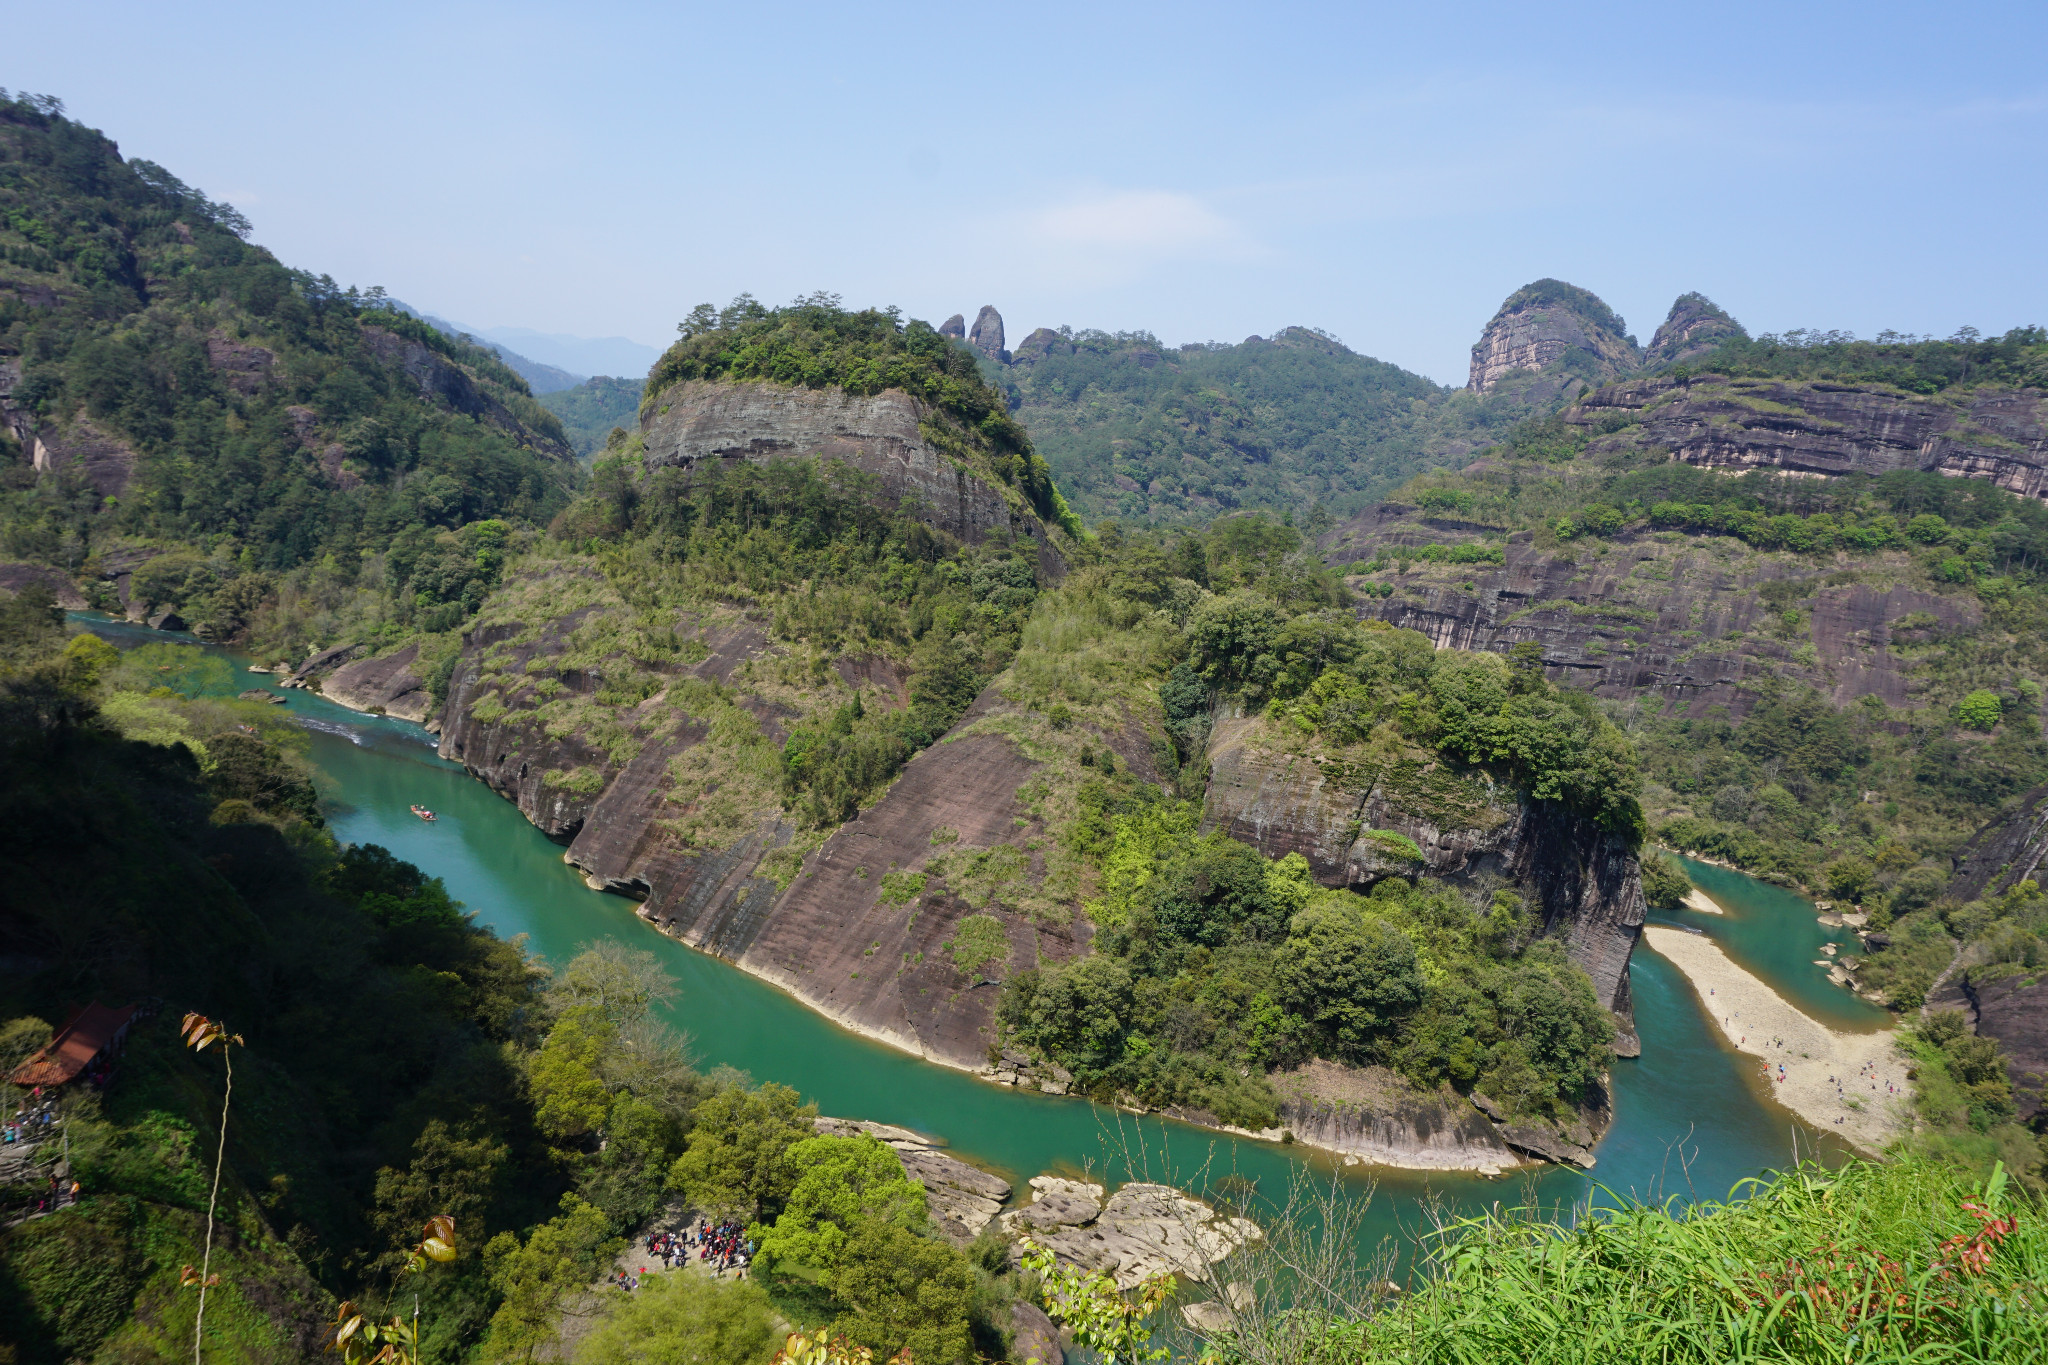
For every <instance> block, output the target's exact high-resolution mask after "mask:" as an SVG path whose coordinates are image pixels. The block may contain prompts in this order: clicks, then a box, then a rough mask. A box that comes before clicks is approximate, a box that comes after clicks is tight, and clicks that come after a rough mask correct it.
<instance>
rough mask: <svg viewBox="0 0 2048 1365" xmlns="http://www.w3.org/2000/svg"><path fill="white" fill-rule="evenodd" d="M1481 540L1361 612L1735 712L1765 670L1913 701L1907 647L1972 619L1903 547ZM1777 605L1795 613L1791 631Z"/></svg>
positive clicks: (1624, 690) (1435, 528)
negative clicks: (1925, 580)
mask: <svg viewBox="0 0 2048 1365" xmlns="http://www.w3.org/2000/svg"><path fill="white" fill-rule="evenodd" d="M1487 530H1488V528H1485V527H1482V526H1479V525H1477V524H1474V523H1470V522H1463V521H1459V520H1457V519H1456V518H1454V517H1445V516H1437V515H1432V514H1430V513H1428V512H1426V511H1425V510H1424V509H1422V508H1420V507H1417V506H1415V505H1412V504H1408V503H1382V504H1380V505H1379V506H1377V507H1373V508H1369V509H1367V510H1366V511H1365V512H1363V513H1361V514H1360V515H1358V516H1356V517H1353V518H1352V519H1351V520H1349V521H1347V522H1344V523H1342V524H1340V525H1339V526H1337V527H1336V528H1335V529H1333V530H1332V531H1331V532H1330V533H1329V534H1328V535H1326V536H1325V537H1324V538H1323V540H1322V545H1323V548H1324V552H1325V555H1326V557H1327V558H1328V559H1329V560H1330V561H1331V562H1332V563H1339V564H1349V563H1356V562H1358V561H1361V560H1366V561H1369V560H1372V559H1373V558H1374V557H1375V556H1377V555H1380V554H1382V553H1392V552H1393V551H1396V550H1398V549H1401V548H1404V547H1409V548H1412V547H1419V546H1425V545H1433V544H1435V545H1461V544H1470V543H1479V542H1482V541H1486V536H1487ZM1488 543H1490V544H1493V545H1496V546H1497V547H1498V548H1499V549H1500V551H1501V553H1502V557H1503V559H1504V562H1503V563H1501V564H1498V565H1494V564H1483V563H1482V564H1454V563H1449V562H1440V563H1432V562H1429V561H1425V560H1412V561H1408V562H1406V563H1403V564H1401V565H1400V566H1399V568H1398V571H1397V572H1395V573H1393V574H1392V575H1391V577H1390V578H1388V577H1387V576H1385V575H1381V576H1380V577H1381V578H1382V581H1387V582H1388V585H1389V587H1390V588H1391V592H1390V593H1389V594H1388V595H1384V596H1382V595H1378V594H1370V595H1363V596H1361V598H1360V603H1361V605H1360V606H1359V608H1358V610H1359V611H1360V612H1361V613H1362V614H1364V615H1367V616H1373V617H1377V618H1379V619H1380V620H1383V621H1386V622H1389V623H1390V624H1392V625H1396V626H1400V627H1402V628H1404V629H1408V630H1417V631H1420V632H1422V633H1423V634H1424V635H1427V636H1429V638H1430V639H1431V640H1432V641H1433V642H1434V643H1435V644H1436V645H1437V646H1438V647H1439V648H1453V649H1481V650H1493V651H1496V652H1505V651H1506V650H1507V649H1509V648H1510V647H1511V646H1513V645H1515V644H1517V643H1519V642H1521V641H1524V640H1528V641H1534V642H1536V643H1537V644H1540V645H1541V646H1542V647H1543V661H1544V665H1545V668H1546V669H1547V671H1548V672H1549V675H1550V677H1551V679H1552V680H1553V681H1555V682H1559V683H1563V684H1566V685H1569V686H1572V687H1577V688H1581V689H1584V690H1587V691H1591V692H1592V693H1594V694H1595V695H1596V696H1601V697H1613V698H1626V697H1641V696H1645V695H1655V696H1656V697H1658V698H1660V699H1661V700H1662V702H1663V703H1664V705H1665V706H1666V707H1667V708H1669V709H1672V710H1675V711H1682V712H1685V713H1687V714H1691V715H1695V716H1698V715H1704V714H1706V711H1707V709H1708V708H1709V707H1714V706H1726V707H1728V708H1729V709H1730V712H1731V714H1733V715H1735V716H1737V717H1740V716H1742V715H1745V714H1747V712H1748V710H1749V708H1750V706H1751V705H1752V704H1753V702H1754V692H1753V690H1751V687H1750V686H1749V684H1753V683H1754V681H1755V680H1757V679H1758V678H1760V677H1763V676H1765V675H1777V676H1781V677H1786V678H1789V679H1792V680H1794V681H1800V682H1806V683H1810V684H1812V685H1813V686H1814V687H1816V688H1818V689H1819V690H1820V691H1822V692H1823V693H1826V694H1827V695H1828V696H1829V697H1830V698H1831V699H1832V700H1833V701H1834V702H1835V704H1836V705H1838V706H1839V705H1844V704H1846V703H1848V702H1850V701H1853V700H1855V699H1856V698H1858V697H1862V696H1876V697H1879V698H1882V699H1883V700H1884V702H1885V703H1886V704H1887V705H1888V706H1893V707H1901V708H1910V707H1915V706H1918V705H1920V704H1921V698H1920V687H1921V681H1920V679H1919V678H1918V677H1917V676H1916V673H1915V662H1916V660H1915V654H1916V651H1918V650H1919V649H1920V648H1921V647H1924V646H1926V645H1927V644H1929V643H1930V642H1932V641H1933V640H1934V639H1936V638H1937V637H1938V636H1940V635H1942V634H1945V633H1948V632H1954V631H1964V630H1970V629H1973V628H1974V627H1976V626H1977V625H1978V624H1979V622H1980V619H1981V613H1980V612H1979V610H1978V608H1977V606H1976V604H1975V602H1974V601H1973V600H1972V599H1971V598H1969V597H1967V596H1965V595H1961V594H1956V593H1946V594H1945V593H1939V592H1933V591H1929V590H1928V589H1926V588H1924V587H1920V586H1917V585H1916V583H1917V579H1916V577H1915V575H1914V574H1913V572H1912V565H1911V562H1910V559H1909V557H1908V556H1907V555H1906V554H1905V553H1903V552H1900V551H1879V552H1874V553H1870V554H1866V555H1861V556H1858V557H1856V559H1855V561H1854V562H1853V563H1852V562H1850V561H1849V559H1848V558H1847V557H1846V556H1844V557H1841V558H1840V559H1839V560H1820V561H1817V560H1816V559H1815V558H1814V557H1813V556H1811V555H1798V554H1792V553H1781V552H1773V551H1765V550H1758V549H1754V548H1752V547H1750V546H1748V545H1745V544H1743V543H1742V542H1741V541H1738V540H1735V539H1732V538H1730V537H1725V536H1689V535H1682V534H1680V533H1677V532H1672V531H1625V532H1622V533H1621V534H1619V535H1617V536H1615V537H1614V538H1613V540H1612V542H1611V543H1610V544H1609V545H1608V546H1607V547H1606V548H1605V549H1604V550H1602V549H1594V548H1589V547H1587V546H1585V545H1583V544H1578V545H1565V546H1559V547H1556V548H1553V549H1545V548H1542V547H1539V546H1538V545H1536V544H1535V543H1534V542H1533V540H1532V539H1531V537H1530V535H1529V533H1527V532H1517V533H1515V534H1514V535H1512V536H1510V537H1508V538H1507V539H1506V540H1505V541H1499V540H1494V541H1491V542H1488ZM1354 581H1355V582H1357V583H1359V584H1360V585H1361V586H1362V583H1363V580H1354ZM1788 609H1796V610H1797V612H1798V616H1797V617H1796V621H1797V624H1796V626H1795V627H1793V628H1791V629H1787V628H1786V625H1785V617H1784V613H1785V612H1786V611H1787V610H1788Z"/></svg>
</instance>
